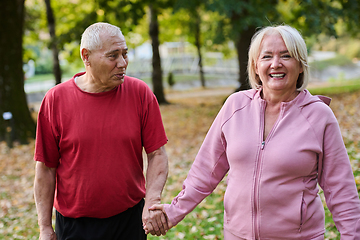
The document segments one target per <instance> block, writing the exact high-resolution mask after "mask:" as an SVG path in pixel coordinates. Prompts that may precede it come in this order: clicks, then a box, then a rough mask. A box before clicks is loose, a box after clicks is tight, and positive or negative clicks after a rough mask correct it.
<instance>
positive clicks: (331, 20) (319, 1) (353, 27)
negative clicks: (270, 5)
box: [277, 0, 360, 37]
mask: <svg viewBox="0 0 360 240" xmlns="http://www.w3.org/2000/svg"><path fill="white" fill-rule="evenodd" d="M277 9H278V11H279V13H280V14H281V15H282V17H283V19H284V20H285V21H286V23H288V24H291V25H292V26H294V27H295V28H297V29H299V30H300V31H301V32H302V34H303V35H304V36H314V35H315V36H318V35H320V34H326V35H328V36H335V37H337V36H338V31H337V29H336V26H337V23H339V22H342V23H343V24H344V25H345V26H346V31H347V32H348V33H350V34H352V35H353V36H357V35H359V30H360V26H359V21H360V14H359V13H360V1H359V0H312V1H302V0H280V1H279V5H278V7H277Z"/></svg>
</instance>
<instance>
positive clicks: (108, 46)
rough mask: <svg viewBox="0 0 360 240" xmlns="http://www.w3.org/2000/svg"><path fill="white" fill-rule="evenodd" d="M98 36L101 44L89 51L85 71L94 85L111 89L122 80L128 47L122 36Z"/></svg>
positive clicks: (126, 62) (127, 61)
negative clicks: (87, 64)
mask: <svg viewBox="0 0 360 240" xmlns="http://www.w3.org/2000/svg"><path fill="white" fill-rule="evenodd" d="M100 38H101V40H102V43H103V46H102V48H101V49H98V50H93V51H91V52H90V53H89V55H88V62H89V66H90V67H89V68H87V72H88V73H89V74H90V75H91V77H92V81H94V83H95V84H96V85H99V86H101V87H104V88H105V89H106V90H111V89H113V88H114V87H116V86H118V85H120V84H122V83H123V82H124V77H125V72H126V68H127V66H128V63H129V60H128V56H127V52H128V48H127V46H126V42H125V38H124V36H121V37H119V36H112V37H111V36H109V34H103V35H101V37H100Z"/></svg>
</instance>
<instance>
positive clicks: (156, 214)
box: [142, 146, 168, 236]
mask: <svg viewBox="0 0 360 240" xmlns="http://www.w3.org/2000/svg"><path fill="white" fill-rule="evenodd" d="M147 159H148V167H147V171H146V195H145V206H144V210H143V217H142V219H143V225H144V226H148V228H151V231H150V233H151V234H153V235H157V236H160V235H165V234H166V231H167V230H168V226H167V219H166V216H165V215H164V213H163V212H162V211H155V210H154V211H150V210H149V207H150V206H153V205H155V204H160V202H161V193H162V190H163V188H164V185H165V182H166V179H167V175H168V159H167V155H166V151H165V147H164V146H162V147H160V148H159V149H157V150H155V151H153V152H151V153H149V154H147ZM144 229H145V228H144Z"/></svg>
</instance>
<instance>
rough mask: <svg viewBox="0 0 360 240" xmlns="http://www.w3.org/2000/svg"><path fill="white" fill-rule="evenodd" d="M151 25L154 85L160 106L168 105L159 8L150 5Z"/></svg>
mask: <svg viewBox="0 0 360 240" xmlns="http://www.w3.org/2000/svg"><path fill="white" fill-rule="evenodd" d="M149 10H150V23H149V35H150V38H151V45H152V53H153V54H152V66H153V71H152V77H151V79H152V83H153V88H154V89H153V90H154V94H155V96H156V98H157V100H158V102H159V104H163V103H167V100H166V99H165V94H164V86H163V77H162V69H161V57H160V51H159V46H160V42H159V22H158V9H157V6H156V5H154V4H152V3H150V4H149Z"/></svg>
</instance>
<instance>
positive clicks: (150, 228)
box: [143, 204, 174, 236]
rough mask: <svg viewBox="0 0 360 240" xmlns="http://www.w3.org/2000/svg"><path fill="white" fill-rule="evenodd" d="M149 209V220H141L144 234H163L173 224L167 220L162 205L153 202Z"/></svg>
mask: <svg viewBox="0 0 360 240" xmlns="http://www.w3.org/2000/svg"><path fill="white" fill-rule="evenodd" d="M148 210H149V211H150V216H153V218H151V217H150V220H148V221H146V222H145V221H144V222H143V227H144V230H145V233H146V234H149V233H151V234H152V235H156V236H160V235H165V234H166V232H167V231H168V230H169V229H170V228H172V227H173V226H174V225H173V224H172V223H171V222H170V221H169V219H168V217H167V215H166V213H165V210H164V205H162V204H155V205H153V206H152V207H150V208H149V209H148Z"/></svg>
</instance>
